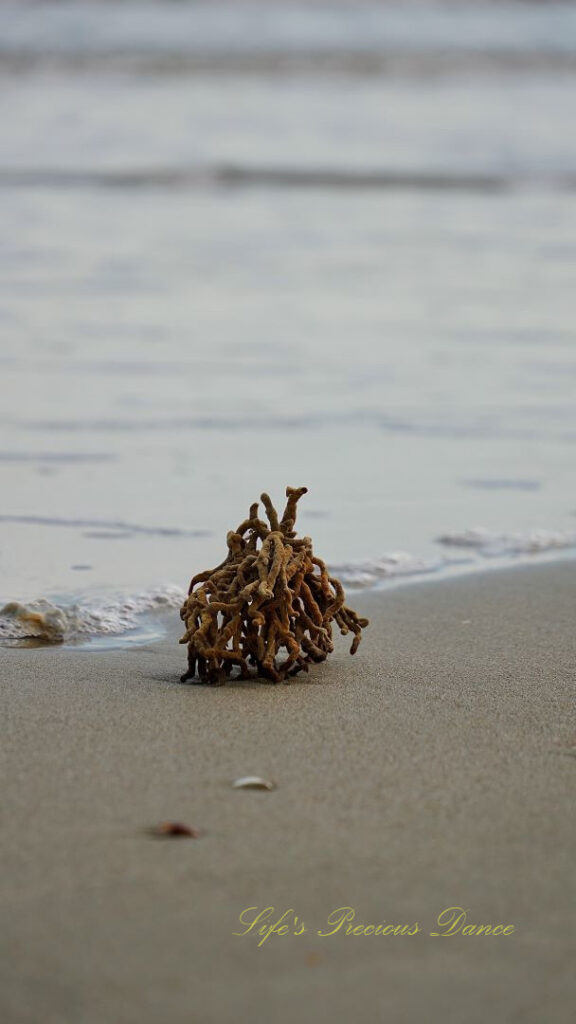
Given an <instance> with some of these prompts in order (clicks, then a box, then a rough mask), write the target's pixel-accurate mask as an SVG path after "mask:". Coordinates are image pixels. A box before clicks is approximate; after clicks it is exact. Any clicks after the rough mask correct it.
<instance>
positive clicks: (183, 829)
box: [148, 821, 202, 839]
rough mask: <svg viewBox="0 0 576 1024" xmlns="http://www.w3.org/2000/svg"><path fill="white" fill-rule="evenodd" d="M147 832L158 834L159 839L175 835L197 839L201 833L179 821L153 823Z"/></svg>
mask: <svg viewBox="0 0 576 1024" xmlns="http://www.w3.org/2000/svg"><path fill="white" fill-rule="evenodd" d="M148 831H149V834H150V835H153V836H159V837H160V838H161V839H164V838H167V837H168V838H172V837H173V836H177V837H179V838H182V837H184V838H186V839H199V838H200V836H201V835H202V833H201V832H200V831H199V829H197V828H190V826H189V825H184V824H183V823H182V822H181V821H163V822H161V823H160V825H154V827H153V828H151V829H149V830H148Z"/></svg>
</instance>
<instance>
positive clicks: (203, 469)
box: [0, 0, 576, 639]
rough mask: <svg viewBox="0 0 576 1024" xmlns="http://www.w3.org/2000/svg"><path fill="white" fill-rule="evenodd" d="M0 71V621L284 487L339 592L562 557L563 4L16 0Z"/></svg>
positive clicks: (568, 303)
mask: <svg viewBox="0 0 576 1024" xmlns="http://www.w3.org/2000/svg"><path fill="white" fill-rule="evenodd" d="M0 82H1V93H0V95H1V101H0V102H1V103H2V137H1V142H0V206H1V211H2V224H3V232H2V238H1V240H0V326H1V334H0V338H1V341H0V381H1V383H0V424H1V440H0V488H1V492H2V497H3V500H2V505H1V510H0V569H1V576H0V578H1V584H0V605H8V609H7V611H6V612H5V614H3V615H0V635H1V636H4V637H5V638H13V637H16V636H21V635H23V633H30V632H32V633H34V632H40V633H42V634H44V635H46V636H48V638H61V637H64V638H66V639H78V637H84V636H91V635H92V636H97V635H99V634H102V635H114V634H122V633H123V632H125V631H127V630H128V631H133V630H134V629H135V628H136V627H137V625H138V621H139V617H140V614H141V612H142V611H146V610H152V611H155V610H157V609H159V608H162V607H174V606H177V605H178V603H179V602H180V600H181V597H182V594H183V592H184V590H185V588H186V587H187V584H188V581H189V579H190V577H191V576H192V574H193V573H195V572H198V571H200V570H202V569H204V568H207V567H209V566H211V565H213V564H216V563H218V562H219V561H220V560H221V559H222V557H223V555H224V554H225V550H226V549H225V536H226V532H227V531H228V530H229V529H231V528H232V527H234V526H236V525H237V524H238V523H239V522H240V521H241V520H242V519H243V518H244V516H245V514H246V512H247V509H248V506H249V505H250V504H251V503H252V501H254V500H256V499H257V498H258V496H259V495H260V493H261V492H262V491H263V490H267V491H269V492H270V494H271V495H272V497H273V499H274V500H276V502H277V504H282V501H283V496H284V490H285V487H286V485H287V484H289V485H292V486H300V485H302V484H304V485H306V486H307V487H308V488H309V493H308V494H307V495H306V496H305V497H304V498H303V499H302V500H301V502H300V514H299V520H298V524H297V525H298V527H299V529H300V531H301V532H302V533H306V534H309V535H311V536H312V538H313V540H314V544H315V550H316V551H317V553H318V554H319V555H320V556H321V557H323V558H324V559H325V560H326V561H327V562H328V564H329V565H330V567H331V568H334V569H335V570H337V571H338V572H339V574H340V575H341V576H342V578H343V579H344V580H345V581H346V582H347V584H348V585H349V586H374V585H379V586H380V585H382V584H383V583H385V582H386V581H388V580H390V579H391V580H397V579H398V578H405V577H406V576H410V575H412V574H421V573H430V572H434V573H437V574H439V575H441V574H443V573H446V572H454V571H462V570H465V571H468V570H469V569H471V568H474V567H486V566H492V565H499V564H503V562H504V561H507V560H508V561H509V560H514V559H531V558H543V557H546V558H549V557H556V556H561V555H564V556H565V555H572V554H573V552H574V549H575V548H576V518H575V515H574V513H575V509H576V496H575V495H574V465H575V455H576V347H575V343H576V336H575V322H576V133H574V131H573V120H574V117H573V107H574V95H575V91H576V8H575V7H574V6H572V5H571V4H567V3H564V4H560V3H559V4H556V3H536V4H524V3H510V4H506V3H504V4H496V3H495V4H489V3H470V4H467V3H461V4H450V3H444V4H435V3H431V2H429V3H422V4H419V3H416V2H414V3H410V2H408V3H400V2H398V3H394V2H392V0H391V2H388V3H373V4H367V3H362V2H359V3H352V2H349V3H339V4H336V3H334V4H331V3H329V2H321V0H317V2H315V3H308V4H297V3H284V2H279V0H275V2H274V3H263V2H261V3H257V2H253V3H245V2H243V0H235V2H228V3H225V2H219V0H215V2H211V3H193V2H188V3H187V2H178V3H177V2H157V3H150V2H142V0H125V2H121V3H111V2H104V0H102V2H83V0H78V2H74V3H72V2H67V3H62V2H59V3H56V2H51V0H46V2H43V3H38V4H35V3H24V2H19V3H3V4H2V5H0ZM38 613H39V614H40V615H41V624H40V625H39V624H38V622H36V624H34V622H32V621H31V619H30V614H32V616H33V615H34V614H38ZM27 616H28V617H27Z"/></svg>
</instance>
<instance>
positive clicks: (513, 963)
mask: <svg viewBox="0 0 576 1024" xmlns="http://www.w3.org/2000/svg"><path fill="white" fill-rule="evenodd" d="M575 598H576V574H575V572H574V565H573V564H572V563H565V564H558V565H554V566H552V565H550V566H543V567H538V568H534V567H530V568H526V567H524V568H518V569H515V570H514V571H505V572H492V573H486V574H483V575H476V576H471V577H462V578H460V579H457V580H448V581H443V582H435V583H430V582H426V583H419V584H415V585H411V586H409V587H404V588H398V589H395V590H391V591H389V592H387V593H372V594H367V593H364V594H361V595H358V596H356V595H354V597H353V599H352V596H350V597H349V603H350V604H352V605H353V606H354V607H356V609H357V610H358V611H362V613H364V614H367V615H369V616H370V619H371V625H370V627H369V628H368V629H367V630H366V633H365V636H364V640H363V642H362V644H361V646H360V649H359V651H358V653H357V655H356V656H355V657H354V658H353V659H352V658H350V657H349V655H348V653H347V644H346V642H345V640H344V639H339V641H338V644H337V650H336V652H335V653H334V655H333V656H332V658H331V659H330V660H329V661H328V662H327V663H326V664H325V665H322V666H319V667H316V669H315V670H314V671H313V672H312V673H311V674H310V676H309V677H308V678H307V679H306V678H304V679H302V680H300V678H298V680H297V681H295V682H293V683H292V684H291V685H289V686H286V685H282V686H277V687H275V686H272V685H261V684H257V683H255V684H236V685H229V686H227V687H225V688H207V687H199V686H185V685H181V684H179V682H178V679H179V675H180V673H181V671H182V669H183V666H184V661H185V650H184V648H183V647H179V646H178V645H177V643H176V642H175V641H176V639H177V636H178V635H179V626H180V623H179V621H178V618H177V615H176V614H174V616H173V623H171V629H170V632H169V635H168V636H167V637H166V640H165V641H163V642H161V643H158V644H156V645H153V646H152V645H151V646H148V647H140V648H137V647H134V648H132V649H128V648H127V649H119V650H110V651H107V652H97V653H94V652H91V651H89V650H82V651H79V650H76V651H75V650H74V649H64V648H42V649H33V650H22V649H18V650H17V649H3V650H1V651H0V665H1V673H2V704H3V708H2V713H3V721H4V722H5V723H6V724H5V742H4V743H3V750H2V761H3V773H2V774H3V787H2V818H3V825H4V837H5V838H4V844H3V853H2V870H1V874H0V878H1V883H0V886H1V902H2V921H3V927H2V956H1V959H0V964H1V967H0V971H1V975H2V978H1V985H0V990H1V992H2V997H1V998H2V1004H3V1009H2V1019H3V1020H4V1021H6V1022H9V1024H16V1022H18V1024H36V1022H39V1021H42V1022H44V1024H64V1022H66V1024H68V1022H70V1024H72V1022H74V1024H77V1022H80V1021H82V1024H112V1022H114V1024H147V1022H151V1024H152V1022H155V1024H156V1022H157V1021H159V1020H163V1021H166V1022H169V1024H184V1022H186V1024H188V1022H190V1021H196V1022H200V1024H228V1022H230V1024H232V1022H237V1021H243V1020H251V1021H254V1022H262V1024H265V1022H266V1024H267V1022H269V1021H270V1020H275V1021H277V1022H280V1024H288V1022H293V1021H299V1022H312V1021H314V1022H324V1021H329V1020H333V1019H336V1018H338V1019H340V1020H344V1021H348V1020H355V1021H361V1022H366V1024H368V1022H376V1021H383V1020H390V1021H394V1022H400V1021H402V1022H409V1024H412V1022H416V1021H423V1020H428V1021H436V1020H442V1021H450V1022H452V1021H453V1022H455V1024H456V1022H458V1024H461V1022H462V1021H463V1020H466V1021H467V1022H472V1024H473V1022H482V1024H483V1022H485V1021H486V1020H493V1021H498V1022H508V1021H510V1022H512V1021H513V1022H534V1024H541V1022H542V1021H544V1020H546V1021H548V1022H554V1024H561V1022H564V1021H566V1022H568V1021H569V1020H571V1019H572V1014H573V1007H574V996H575V995H576V991H575V984H574V972H573V964H574V953H575V949H574V945H575V943H574V912H573V892H574V872H573V866H574V852H575V839H576V828H575V820H574V813H573V809H574V783H575V778H576V776H575V773H576V756H575V755H576V721H575V717H574V703H573V687H574V676H575V668H576V643H575V640H574V601H575ZM253 773H256V774H261V775H263V776H265V777H267V778H272V779H273V780H275V781H276V783H277V789H275V790H274V791H272V792H251V791H237V790H234V789H233V788H232V786H231V783H232V781H233V780H234V779H235V778H237V777H238V776H241V775H246V774H253ZM165 820H178V821H183V822H186V823H188V824H189V825H191V826H193V827H195V828H197V829H201V830H202V831H203V833H204V834H203V835H202V836H201V838H198V839H158V838H154V837H151V836H150V835H148V834H147V833H146V829H147V828H149V827H150V826H152V825H154V824H155V823H157V822H160V821H165ZM271 907H273V908H274V910H273V911H269V912H268V913H267V908H271ZM345 907H346V908H350V911H345V912H344V911H340V908H345ZM452 907H459V908H462V909H463V910H465V911H467V919H466V923H467V925H470V924H475V925H491V926H493V927H495V926H497V925H501V926H505V927H506V928H507V930H508V931H507V934H502V933H500V934H483V935H475V934H463V932H462V930H461V928H460V929H459V931H458V933H454V934H442V932H443V931H444V930H445V928H446V924H445V923H444V924H441V925H438V916H439V915H441V914H442V912H443V911H447V910H448V908H452ZM249 908H252V909H249ZM254 908H258V909H254ZM352 911H353V912H354V913H355V916H354V920H353V921H352V920H351V917H350V913H351V912H352ZM262 912H264V917H262V919H261V921H262V922H266V923H267V925H268V926H269V925H270V924H274V923H277V925H278V929H279V930H280V933H279V934H278V933H277V932H276V933H271V934H269V935H268V937H265V935H260V934H258V929H259V927H260V926H261V925H260V924H254V927H252V928H250V924H251V923H252V922H253V921H254V920H255V918H256V917H257V916H258V914H260V913H262ZM241 915H243V916H242V922H243V923H241V921H240V917H241ZM283 915H285V916H283ZM346 915H348V919H347V921H346V922H344V921H342V924H341V926H339V927H338V928H337V930H335V929H336V923H337V922H338V921H339V920H340V918H343V917H345V916H346ZM449 916H450V915H449ZM280 918H282V919H283V921H282V922H280V923H279V924H278V921H279V919H280ZM296 918H297V920H296ZM329 920H331V921H332V924H329V923H328V922H329ZM443 920H444V922H446V921H447V920H448V918H446V917H445V918H444V919H443ZM415 924H417V925H418V931H417V933H416V934H412V935H411V934H404V935H402V934H396V935H395V934H385V933H384V934H383V929H384V928H386V927H387V926H390V925H394V927H395V928H400V926H404V929H405V931H406V930H407V929H408V930H410V931H414V925H415ZM283 925H285V926H287V932H286V933H285V934H283V933H282V931H281V929H282V927H283ZM264 926H265V925H264V924H262V927H264ZM360 926H362V928H363V929H365V931H363V932H362V933H360V934H347V933H346V927H354V928H359V927H360ZM378 926H381V927H380V929H378ZM304 927H305V928H306V931H304V930H303V929H304ZM454 927H456V925H455V926H454ZM372 929H373V930H372ZM438 930H440V932H441V934H439V935H437V936H432V935H431V934H430V933H431V932H432V931H438ZM319 931H320V932H322V931H323V932H324V933H327V932H330V931H333V932H335V933H334V934H324V935H319V934H318V932H319ZM238 932H246V934H234V933H238ZM376 932H378V934H377V933H376ZM263 940H264V941H263Z"/></svg>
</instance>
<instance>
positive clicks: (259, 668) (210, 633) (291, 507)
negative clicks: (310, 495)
mask: <svg viewBox="0 0 576 1024" xmlns="http://www.w3.org/2000/svg"><path fill="white" fill-rule="evenodd" d="M307 490H308V488H307V487H287V488H286V497H287V499H288V500H287V502H286V508H285V509H284V513H283V515H282V518H281V519H279V518H278V513H277V512H276V509H275V508H274V506H273V504H272V502H271V500H270V498H269V496H268V495H267V494H262V495H261V501H262V503H263V505H264V508H265V510H266V515H267V518H268V523H269V525H268V524H266V523H265V522H263V520H262V519H259V518H258V502H255V503H254V504H253V505H251V506H250V511H249V514H248V518H247V519H245V520H244V521H243V522H242V523H241V524H240V526H239V527H238V528H237V529H236V530H231V531H230V532H229V533H228V535H227V538H226V540H227V544H228V554H227V556H226V558H225V559H224V561H223V562H222V563H221V564H220V565H218V566H217V567H216V568H215V569H208V570H206V571H205V572H201V573H198V575H196V576H194V577H193V578H192V581H191V583H190V587H189V590H188V597H187V598H186V600H185V602H184V604H183V606H182V608H181V609H180V617H181V618H182V619H183V621H184V622H185V624H186V632H185V634H184V636H183V637H182V638H181V640H180V643H181V644H188V671H187V672H186V673H185V674H184V675H183V676H182V682H186V681H187V680H193V679H195V677H196V676H197V677H198V681H199V682H201V683H209V684H212V685H222V684H223V683H225V682H226V677H230V676H231V674H232V671H233V669H234V667H237V668H238V670H239V672H238V678H240V679H251V678H255V677H257V676H262V677H264V678H265V679H269V680H271V681H272V682H274V683H280V682H283V681H284V680H286V679H287V678H288V677H290V676H295V675H296V674H297V673H298V672H300V671H302V670H304V671H305V672H308V667H309V664H310V663H311V662H321V661H324V660H325V659H326V657H327V656H328V654H330V653H331V652H332V651H333V650H334V644H333V642H332V622H336V624H337V625H338V627H339V628H340V633H342V634H343V635H344V634H347V633H353V634H354V637H353V640H352V646H351V647H350V654H354V653H355V652H356V650H357V649H358V645H359V643H360V640H361V635H362V629H363V628H364V627H365V626H367V625H368V619H363V618H359V617H358V615H357V614H356V612H355V611H353V610H352V609H351V608H347V607H346V605H345V604H344V600H345V597H344V588H343V586H342V584H341V582H340V581H339V580H337V579H335V578H334V577H333V576H330V574H329V572H328V570H327V568H326V565H325V564H324V562H323V561H322V559H320V558H318V557H317V556H316V555H314V553H313V551H312V541H311V539H310V537H301V538H298V537H297V536H296V531H295V530H294V524H295V522H296V506H297V503H298V501H299V499H300V498H301V497H302V495H303V494H306V492H307ZM282 648H284V649H285V652H286V654H285V655H284V656H283V659H282V660H279V659H278V654H279V651H280V650H281V649H282Z"/></svg>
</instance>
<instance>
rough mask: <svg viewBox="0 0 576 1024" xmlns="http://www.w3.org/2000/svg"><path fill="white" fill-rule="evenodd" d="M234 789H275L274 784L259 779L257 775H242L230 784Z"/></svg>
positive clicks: (267, 780)
mask: <svg viewBox="0 0 576 1024" xmlns="http://www.w3.org/2000/svg"><path fill="white" fill-rule="evenodd" d="M232 786H233V788H234V789H276V783H275V782H270V780H269V779H261V778H260V777H259V776H258V775H243V776H242V778H241V779H235V780H234V782H233V783H232Z"/></svg>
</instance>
